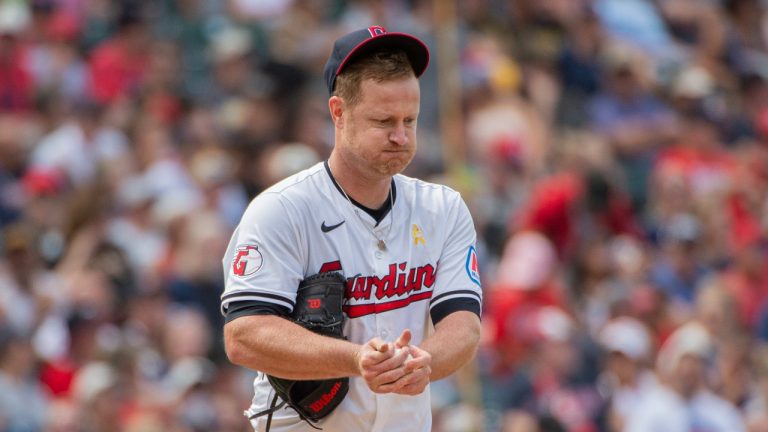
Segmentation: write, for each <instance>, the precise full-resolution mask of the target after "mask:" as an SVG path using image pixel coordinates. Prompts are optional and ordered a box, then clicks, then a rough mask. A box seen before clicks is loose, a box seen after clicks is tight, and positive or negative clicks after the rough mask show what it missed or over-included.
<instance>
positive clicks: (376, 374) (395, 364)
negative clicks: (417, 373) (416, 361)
mask: <svg viewBox="0 0 768 432" xmlns="http://www.w3.org/2000/svg"><path fill="white" fill-rule="evenodd" d="M408 339H409V340H410V337H409V338H408ZM409 355H410V349H409V348H408V347H407V346H406V347H398V346H396V344H394V343H387V342H384V341H383V340H381V339H380V338H378V337H376V338H373V339H371V340H370V341H368V342H367V343H366V344H365V345H363V346H362V348H361V349H360V351H359V353H358V359H357V365H358V369H359V370H360V375H361V376H362V377H363V379H364V380H365V382H366V384H368V387H369V388H370V389H371V391H373V392H374V393H390V392H392V391H394V390H395V387H394V386H393V383H395V382H396V381H398V380H399V379H400V378H402V377H403V376H404V375H405V374H406V370H405V367H404V364H405V361H406V360H407V359H408V356H409Z"/></svg>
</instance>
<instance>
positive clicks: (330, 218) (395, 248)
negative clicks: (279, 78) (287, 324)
mask: <svg viewBox="0 0 768 432" xmlns="http://www.w3.org/2000/svg"><path fill="white" fill-rule="evenodd" d="M392 184H393V187H395V191H396V197H395V201H394V204H393V207H392V209H391V210H390V212H389V214H387V215H386V216H385V217H384V218H383V219H382V220H381V221H380V223H379V224H378V225H376V222H375V221H374V219H373V218H372V217H371V216H370V215H369V214H368V213H366V212H364V211H360V210H358V212H357V214H356V212H355V207H354V206H353V204H352V203H350V202H349V201H348V200H347V199H346V198H345V196H344V195H343V194H342V193H341V192H340V189H338V187H337V186H336V184H335V181H334V180H333V178H332V176H331V174H330V170H329V169H328V168H327V164H326V165H324V164H323V163H319V164H317V165H315V166H313V167H311V168H309V169H307V170H305V171H302V172H300V173H298V174H295V175H293V176H291V177H288V178H287V179H285V180H283V181H281V182H280V183H278V184H276V185H274V186H272V187H271V188H269V189H267V190H266V191H264V192H263V193H262V194H260V195H259V196H258V197H256V198H255V199H254V200H253V201H252V202H251V204H250V205H249V207H248V209H247V210H246V211H245V214H244V215H243V218H242V220H241V222H240V225H239V226H238V227H237V229H236V230H235V232H234V234H233V235H232V239H231V241H230V243H229V247H228V248H227V253H226V255H225V256H224V259H223V265H224V272H225V277H226V288H225V291H224V293H223V295H222V303H221V307H222V312H223V313H225V314H226V312H227V309H228V307H229V306H230V305H232V304H233V303H234V302H238V301H258V302H262V303H269V304H272V305H275V306H281V307H284V308H287V309H288V310H292V308H293V305H294V302H295V299H296V289H297V287H298V286H299V282H301V280H302V279H304V278H305V277H307V276H310V275H313V274H316V273H318V272H321V271H340V272H342V273H343V274H344V275H345V276H346V277H347V287H346V293H345V300H344V312H345V314H346V321H345V324H344V335H345V336H346V337H347V338H349V340H350V341H351V342H354V343H358V344H363V343H365V342H367V341H368V340H370V339H371V338H373V337H375V336H379V337H381V338H382V339H384V340H386V341H393V340H394V339H395V338H397V337H398V336H399V335H400V333H401V332H402V331H403V330H404V329H406V328H407V329H411V331H412V333H413V338H412V342H411V343H412V344H415V345H419V344H420V343H421V342H422V341H423V340H424V338H425V337H426V336H427V332H428V329H429V327H430V325H429V324H430V313H431V314H432V316H434V315H435V311H436V310H441V309H442V316H444V315H447V314H448V313H450V312H452V311H455V310H475V311H476V312H477V313H479V310H480V307H479V305H480V303H481V299H482V297H481V288H480V279H479V274H478V270H477V254H476V251H475V229H474V226H473V223H472V218H471V216H470V214H469V211H468V209H467V207H466V205H465V204H464V202H463V201H462V199H461V197H460V195H459V194H458V193H457V192H456V191H454V190H452V189H450V188H448V187H446V186H441V185H436V184H431V183H427V182H424V181H421V180H417V179H413V178H409V177H406V176H403V175H397V176H395V177H394V181H393V183H392ZM390 226H391V228H390ZM371 230H375V232H376V236H377V237H379V238H382V239H383V240H384V241H385V242H386V250H381V249H380V248H379V247H377V242H378V240H377V238H376V237H374V234H373V233H372V232H371ZM468 304H469V305H472V307H471V308H467V307H466V305H468ZM462 305H464V307H462ZM254 390H255V395H254V398H253V404H252V405H251V407H250V409H249V410H248V411H246V415H248V414H253V413H256V412H260V411H262V410H264V409H266V408H267V407H268V406H269V405H268V404H269V402H271V400H272V395H273V392H272V388H271V387H270V385H269V383H268V382H267V381H266V379H264V376H263V374H259V377H258V378H257V379H256V381H255V383H254ZM431 421H432V420H431V412H430V398H429V388H427V390H425V391H424V392H423V393H422V394H420V395H418V396H403V395H396V394H376V393H373V392H372V391H371V390H370V389H369V388H368V386H367V385H366V383H365V381H364V380H363V379H362V378H361V377H352V378H351V379H350V388H349V393H348V394H347V396H346V398H345V399H344V400H343V402H342V403H341V405H339V406H338V407H337V408H336V409H335V410H334V411H333V413H331V414H330V415H329V416H328V417H326V418H325V419H323V420H321V421H320V423H319V424H318V426H320V427H322V428H323V429H324V430H326V431H410V432H412V431H424V432H427V431H430V430H431ZM252 424H253V426H254V428H255V429H256V430H264V427H265V424H266V416H264V417H260V418H257V419H254V420H252ZM271 428H272V430H274V431H277V432H284V431H312V430H313V429H312V428H311V427H310V426H309V425H308V424H306V423H305V422H304V421H302V420H300V419H299V418H298V416H297V415H296V413H295V412H294V411H293V410H292V409H290V408H284V409H281V410H279V411H277V412H276V413H275V415H274V417H273V419H272V426H271Z"/></svg>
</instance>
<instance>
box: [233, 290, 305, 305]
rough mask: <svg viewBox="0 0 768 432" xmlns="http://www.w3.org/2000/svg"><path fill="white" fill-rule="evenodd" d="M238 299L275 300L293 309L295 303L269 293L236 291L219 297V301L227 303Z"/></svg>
mask: <svg viewBox="0 0 768 432" xmlns="http://www.w3.org/2000/svg"><path fill="white" fill-rule="evenodd" d="M238 297H239V298H241V299H242V300H246V299H247V300H255V299H256V298H259V297H261V298H264V299H270V300H277V301H279V302H283V303H287V304H289V305H290V306H291V308H293V307H294V306H295V305H296V303H295V302H294V301H292V300H290V299H288V298H286V297H283V296H280V295H277V294H270V293H264V292H256V291H236V292H231V293H227V294H224V295H223V296H221V301H222V302H224V301H229V302H236V301H240V300H238Z"/></svg>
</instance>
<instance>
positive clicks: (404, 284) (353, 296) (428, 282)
mask: <svg viewBox="0 0 768 432" xmlns="http://www.w3.org/2000/svg"><path fill="white" fill-rule="evenodd" d="M341 269H342V268H341V262H339V261H332V262H328V263H325V264H323V265H322V266H321V267H320V272H321V273H322V272H327V271H340V270H341ZM436 276H437V274H436V271H435V266H433V265H432V264H425V265H423V266H419V267H413V268H408V263H407V262H401V263H397V264H390V265H389V273H387V274H386V275H385V276H382V277H379V276H360V275H358V276H352V277H350V278H347V288H346V290H345V293H344V300H345V303H346V304H345V305H344V306H343V308H344V312H346V314H347V316H349V317H350V318H357V317H361V316H365V315H370V314H373V313H380V312H386V311H390V310H395V309H400V308H403V307H406V306H408V305H409V304H411V303H413V302H415V301H420V300H425V299H428V298H430V297H432V289H431V288H432V285H434V284H435V278H436ZM427 289H428V291H427ZM372 296H375V298H376V299H377V300H383V299H391V298H397V299H396V300H392V301H389V302H383V303H369V302H368V301H370V300H371V297H372ZM404 296H405V297H404ZM403 297H404V298H403ZM351 301H354V302H355V304H350V302H351Z"/></svg>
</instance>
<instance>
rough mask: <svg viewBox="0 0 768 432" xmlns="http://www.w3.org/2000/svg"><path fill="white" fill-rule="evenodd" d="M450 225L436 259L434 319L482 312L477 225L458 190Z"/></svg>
mask: <svg viewBox="0 0 768 432" xmlns="http://www.w3.org/2000/svg"><path fill="white" fill-rule="evenodd" d="M455 196H456V201H455V203H454V205H453V208H452V209H451V212H450V217H449V218H448V221H450V223H449V224H448V226H447V230H448V231H447V232H448V236H447V238H446V241H445V244H444V246H443V251H442V253H441V254H440V258H439V260H438V263H437V279H436V283H435V290H434V292H433V294H432V300H431V302H430V305H429V308H430V315H431V317H432V321H433V323H436V322H437V321H439V320H440V319H442V318H444V317H445V316H447V315H448V314H450V313H452V312H455V311H457V310H469V311H472V312H475V313H477V314H478V315H480V306H481V304H482V288H481V286H480V273H479V271H478V262H477V260H478V258H477V250H476V249H475V240H476V234H475V226H474V223H473V222H472V216H471V215H470V213H469V209H468V208H467V206H466V204H464V201H463V200H462V199H461V197H460V196H459V195H458V194H456V195H455Z"/></svg>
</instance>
